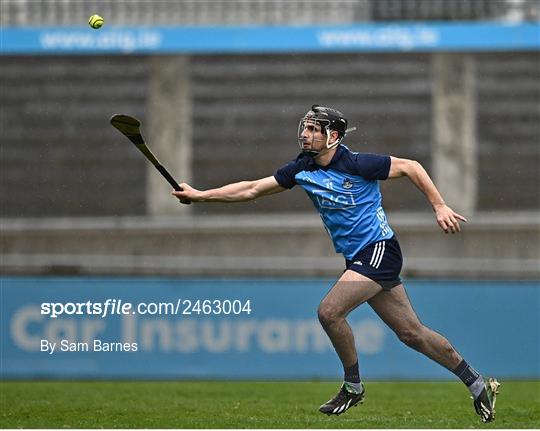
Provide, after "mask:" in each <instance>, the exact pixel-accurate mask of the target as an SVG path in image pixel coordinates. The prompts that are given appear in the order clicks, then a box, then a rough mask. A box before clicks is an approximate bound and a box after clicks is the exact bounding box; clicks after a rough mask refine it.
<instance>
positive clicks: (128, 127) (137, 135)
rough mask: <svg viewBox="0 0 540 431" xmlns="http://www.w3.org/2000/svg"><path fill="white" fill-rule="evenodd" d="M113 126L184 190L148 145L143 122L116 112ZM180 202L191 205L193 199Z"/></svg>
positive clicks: (168, 179) (173, 183)
mask: <svg viewBox="0 0 540 431" xmlns="http://www.w3.org/2000/svg"><path fill="white" fill-rule="evenodd" d="M111 124H112V126H113V127H114V128H115V129H117V130H119V131H120V133H122V134H123V135H124V136H126V137H127V138H128V139H129V140H130V141H131V142H133V143H134V144H135V146H136V147H137V148H138V149H139V151H140V152H141V153H143V154H144V157H146V158H147V159H148V160H149V161H150V163H152V164H153V165H154V166H155V168H156V169H157V170H158V171H159V172H160V174H161V175H163V177H164V178H165V179H166V180H167V181H168V182H169V184H170V185H171V186H172V187H173V188H174V189H175V190H176V191H177V192H181V191H183V189H182V187H180V186H179V185H178V183H177V182H176V180H175V179H174V178H173V177H172V175H171V174H169V172H168V171H167V169H165V167H164V166H163V165H162V164H161V163H160V162H159V160H158V159H157V158H156V156H154V154H153V153H152V151H150V149H149V148H148V147H147V146H146V144H145V142H144V139H143V137H142V135H141V129H140V127H141V122H140V121H139V120H137V119H136V118H133V117H130V116H129V115H122V114H116V115H113V116H112V118H111ZM180 202H182V203H183V204H186V205H189V204H190V203H191V201H189V200H185V199H180Z"/></svg>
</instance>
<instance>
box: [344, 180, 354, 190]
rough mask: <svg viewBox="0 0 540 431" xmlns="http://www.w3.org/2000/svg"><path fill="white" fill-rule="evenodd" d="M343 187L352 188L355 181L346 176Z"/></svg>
mask: <svg viewBox="0 0 540 431" xmlns="http://www.w3.org/2000/svg"><path fill="white" fill-rule="evenodd" d="M342 186H343V188H344V189H350V188H351V187H352V186H353V183H352V181H351V180H349V179H348V178H345V179H344V180H343V184H342Z"/></svg>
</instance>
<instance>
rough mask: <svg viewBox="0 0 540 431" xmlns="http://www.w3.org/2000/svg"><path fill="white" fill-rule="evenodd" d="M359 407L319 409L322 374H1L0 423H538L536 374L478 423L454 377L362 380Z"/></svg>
mask: <svg viewBox="0 0 540 431" xmlns="http://www.w3.org/2000/svg"><path fill="white" fill-rule="evenodd" d="M366 387H367V396H366V400H365V402H364V404H363V405H361V406H358V407H356V408H352V409H350V410H349V411H348V412H347V413H345V414H343V415H341V416H338V417H336V416H331V417H329V416H326V415H322V414H320V413H319V412H318V411H317V408H318V406H319V404H321V403H322V402H324V401H326V400H327V399H328V398H330V397H331V396H333V395H334V393H335V392H336V390H337V389H338V384H337V383H327V382H216V381H211V382H2V383H0V395H1V398H0V401H1V411H2V412H1V416H0V417H1V418H2V420H1V426H2V428H536V427H538V426H540V407H539V406H540V382H539V381H534V382H503V385H502V386H501V392H500V396H499V398H498V400H497V409H496V410H497V420H496V421H495V422H493V423H491V424H482V423H481V422H480V419H479V416H477V415H476V413H474V410H473V407H472V403H471V401H470V399H469V393H468V391H467V390H466V388H465V387H464V386H463V385H462V384H460V383H458V382H442V383H441V382H419V383H416V382H399V383H397V382H396V383H394V382H368V383H367V386H366Z"/></svg>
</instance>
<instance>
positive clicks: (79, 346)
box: [41, 340, 139, 355]
mask: <svg viewBox="0 0 540 431" xmlns="http://www.w3.org/2000/svg"><path fill="white" fill-rule="evenodd" d="M138 349H139V347H138V346H137V343H109V342H105V341H102V340H93V341H92V342H91V343H83V342H77V343H75V342H72V341H69V340H61V341H60V342H59V343H56V342H50V341H49V340H41V351H42V352H47V353H49V354H50V355H52V354H53V353H56V352H59V351H60V352H136V351H137V350H138Z"/></svg>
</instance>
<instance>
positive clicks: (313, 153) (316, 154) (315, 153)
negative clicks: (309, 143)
mask: <svg viewBox="0 0 540 431" xmlns="http://www.w3.org/2000/svg"><path fill="white" fill-rule="evenodd" d="M328 141H330V131H328V134H327V138H326V145H325V148H323V149H322V150H321V151H313V150H307V151H304V153H306V154H309V155H310V156H311V157H312V158H313V159H316V158H318V157H321V156H324V155H325V154H326V153H328V152H329V151H330V150H333V149H334V148H336V147H337V146H338V145H339V143H340V142H341V139H338V140H337V141H336V142H334V143H333V144H332V145H330V146H328Z"/></svg>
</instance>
